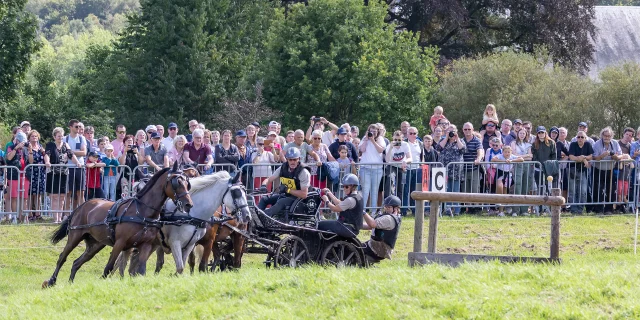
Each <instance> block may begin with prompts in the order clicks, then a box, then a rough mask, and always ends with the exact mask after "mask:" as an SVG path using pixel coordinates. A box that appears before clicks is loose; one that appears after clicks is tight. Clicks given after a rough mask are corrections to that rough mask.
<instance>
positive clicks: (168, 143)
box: [162, 137, 174, 152]
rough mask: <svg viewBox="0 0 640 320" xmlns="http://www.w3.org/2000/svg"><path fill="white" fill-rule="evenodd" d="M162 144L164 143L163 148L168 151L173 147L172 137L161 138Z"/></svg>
mask: <svg viewBox="0 0 640 320" xmlns="http://www.w3.org/2000/svg"><path fill="white" fill-rule="evenodd" d="M162 145H164V148H165V149H167V152H170V151H171V150H173V148H174V147H173V138H171V137H166V138H164V139H162Z"/></svg>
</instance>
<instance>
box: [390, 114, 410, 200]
mask: <svg viewBox="0 0 640 320" xmlns="http://www.w3.org/2000/svg"><path fill="white" fill-rule="evenodd" d="M410 126H411V124H410V123H409V121H402V123H400V131H401V132H402V136H403V137H406V136H407V135H408V134H407V130H408V129H409V127H410ZM385 198H386V197H385Z"/></svg>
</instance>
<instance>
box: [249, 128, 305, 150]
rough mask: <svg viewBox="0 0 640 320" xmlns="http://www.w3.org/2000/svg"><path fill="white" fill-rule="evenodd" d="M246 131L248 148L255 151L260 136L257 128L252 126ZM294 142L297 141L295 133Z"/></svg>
mask: <svg viewBox="0 0 640 320" xmlns="http://www.w3.org/2000/svg"><path fill="white" fill-rule="evenodd" d="M246 131H247V147H249V148H250V149H251V150H255V149H256V148H257V147H258V146H257V145H256V143H257V141H258V134H257V130H256V127H255V126H254V125H252V124H250V125H248V126H247V128H246ZM302 139H304V132H303V133H302ZM294 140H295V133H294ZM263 141H264V139H263Z"/></svg>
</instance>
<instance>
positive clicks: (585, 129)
mask: <svg viewBox="0 0 640 320" xmlns="http://www.w3.org/2000/svg"><path fill="white" fill-rule="evenodd" d="M578 132H584V133H586V134H587V141H586V142H589V144H591V147H592V148H593V145H594V144H595V143H596V141H595V140H593V139H592V138H590V137H589V126H588V125H587V123H586V122H584V121H583V122H580V123H578ZM576 141H578V139H577V136H576V137H573V139H571V142H576Z"/></svg>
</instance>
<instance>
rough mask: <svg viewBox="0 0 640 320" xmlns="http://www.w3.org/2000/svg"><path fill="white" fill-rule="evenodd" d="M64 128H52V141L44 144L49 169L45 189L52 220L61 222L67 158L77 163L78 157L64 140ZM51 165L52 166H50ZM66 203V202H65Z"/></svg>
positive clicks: (65, 188) (45, 159)
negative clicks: (49, 203) (49, 202)
mask: <svg viewBox="0 0 640 320" xmlns="http://www.w3.org/2000/svg"><path fill="white" fill-rule="evenodd" d="M63 136H64V129H62V128H60V127H56V128H55V129H53V142H49V143H47V145H46V146H45V155H44V163H45V166H46V167H47V168H50V171H49V172H48V173H47V179H46V181H47V185H46V188H45V189H46V191H47V193H48V194H49V197H50V198H51V211H53V222H54V223H60V222H62V210H65V209H64V208H65V201H64V199H65V194H66V193H67V176H68V173H69V168H68V167H67V165H66V164H67V160H69V159H71V161H72V162H73V163H74V164H76V165H78V159H77V158H76V156H75V154H73V152H72V151H71V147H70V146H69V144H67V143H66V142H64V140H63V138H62V137H63ZM51 165H53V166H51ZM67 204H68V203H67Z"/></svg>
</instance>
